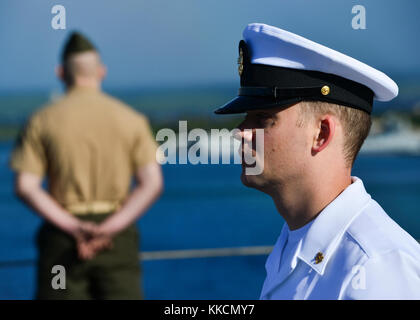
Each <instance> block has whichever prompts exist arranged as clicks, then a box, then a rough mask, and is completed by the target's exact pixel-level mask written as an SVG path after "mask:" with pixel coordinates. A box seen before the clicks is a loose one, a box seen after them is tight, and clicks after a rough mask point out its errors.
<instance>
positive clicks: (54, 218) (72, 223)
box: [21, 187, 78, 233]
mask: <svg viewBox="0 0 420 320" xmlns="http://www.w3.org/2000/svg"><path fill="white" fill-rule="evenodd" d="M21 197H22V198H23V199H24V200H25V202H27V203H28V204H29V205H30V206H31V207H32V208H33V209H34V210H35V211H36V212H38V214H39V215H40V216H41V217H43V218H45V219H46V220H47V221H49V222H50V223H52V224H53V225H55V226H57V227H58V228H60V229H61V230H63V231H65V232H67V233H72V232H73V231H74V230H75V229H76V228H77V225H78V219H77V218H76V217H74V216H73V215H71V214H69V213H68V212H67V211H66V210H64V209H63V208H62V207H61V206H60V205H59V204H58V203H57V202H56V201H55V200H54V199H53V198H52V197H51V196H50V195H49V194H48V193H47V192H46V191H45V190H44V189H42V188H41V187H39V188H33V189H31V190H30V191H28V192H25V193H23V194H21Z"/></svg>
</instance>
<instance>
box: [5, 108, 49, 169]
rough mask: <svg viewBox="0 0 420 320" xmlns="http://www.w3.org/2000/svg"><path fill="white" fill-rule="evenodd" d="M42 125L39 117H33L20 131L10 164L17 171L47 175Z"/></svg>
mask: <svg viewBox="0 0 420 320" xmlns="http://www.w3.org/2000/svg"><path fill="white" fill-rule="evenodd" d="M42 140H43V139H42V126H41V123H40V119H39V118H38V117H36V116H35V117H33V118H31V119H30V120H29V121H28V123H27V124H26V125H25V127H24V128H23V130H22V131H21V132H20V134H19V136H18V139H17V141H16V145H15V147H14V149H13V151H12V155H11V158H10V162H9V165H10V167H11V168H12V169H13V170H14V171H16V172H29V173H33V174H36V175H38V176H40V177H42V176H44V175H45V171H46V167H47V162H46V157H45V150H44V145H43V141H42Z"/></svg>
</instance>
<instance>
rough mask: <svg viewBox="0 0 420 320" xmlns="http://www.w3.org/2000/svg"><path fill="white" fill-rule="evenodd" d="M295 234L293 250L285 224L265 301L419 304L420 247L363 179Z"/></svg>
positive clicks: (272, 257) (273, 255)
mask: <svg viewBox="0 0 420 320" xmlns="http://www.w3.org/2000/svg"><path fill="white" fill-rule="evenodd" d="M295 231H297V233H296V234H297V235H298V236H297V237H295V238H296V239H295V238H294V237H293V236H292V240H296V241H295V242H294V244H293V245H290V242H288V238H289V237H290V230H289V228H288V226H287V224H286V223H285V224H284V226H283V229H282V231H281V234H280V236H279V238H278V240H277V242H276V244H275V246H274V249H273V251H272V252H271V254H270V255H269V257H268V259H267V262H266V265H265V267H266V271H267V277H266V279H265V282H264V285H263V288H262V292H261V299H340V300H341V299H420V245H419V243H418V242H417V241H416V240H415V239H413V238H412V237H411V236H410V235H409V234H408V233H407V232H406V231H404V230H403V229H402V228H401V227H400V226H399V225H398V224H397V223H396V222H395V221H393V220H392V219H391V218H390V217H389V216H388V215H387V214H386V213H385V211H384V210H383V209H382V208H381V206H380V205H379V204H378V203H377V202H376V201H374V200H373V199H372V198H371V197H370V195H369V194H368V193H367V192H366V190H365V188H364V186H363V182H362V180H360V179H359V178H357V177H352V184H351V185H350V186H348V187H347V188H346V189H345V190H344V191H343V192H342V193H341V194H340V195H339V196H338V197H337V198H336V199H335V200H334V201H332V202H331V203H330V204H329V205H328V206H327V207H325V209H324V210H322V212H321V213H320V214H319V215H318V216H317V217H316V219H314V220H313V221H312V222H311V223H309V224H307V225H305V226H303V227H302V228H300V229H297V230H295ZM293 232H294V231H292V235H293ZM288 243H289V246H288V245H287V244H288Z"/></svg>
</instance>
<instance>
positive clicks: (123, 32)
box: [0, 0, 420, 91]
mask: <svg viewBox="0 0 420 320" xmlns="http://www.w3.org/2000/svg"><path fill="white" fill-rule="evenodd" d="M55 4H61V5H64V6H65V8H66V18H67V29H66V30H54V29H52V28H51V19H52V17H53V14H51V8H52V7H53V5H55ZM356 4H361V5H364V6H365V8H366V13H367V16H366V18H367V29H366V30H353V29H352V28H351V19H352V13H351V9H352V7H353V6H354V5H356ZM419 12H420V2H419V1H412V0H401V1H389V0H382V1H381V0H368V1H367V0H359V1H353V0H340V1H337V0H316V1H315V0H293V1H292V0H276V1H271V0H259V1H255V0H254V1H250V0H240V1H239V0H229V1H226V0H225V1H221V0H214V1H210V0H177V1H175V0H147V1H144V0H124V1H115V0H114V1H109V0H102V1H101V0H89V1H81V0H55V1H50V0H36V1H34V0H1V1H0V43H1V44H2V46H1V50H0V91H7V90H20V89H25V90H34V89H43V90H45V89H50V90H51V89H56V88H59V87H60V85H59V83H58V81H57V80H56V78H55V75H54V67H55V65H56V64H57V63H58V57H59V53H60V50H61V46H62V44H63V41H64V39H65V38H66V37H67V36H68V34H69V32H70V31H72V30H75V29H76V30H80V31H82V32H85V33H86V34H87V35H88V36H89V37H90V38H91V39H92V40H93V41H94V43H95V44H96V45H97V47H98V48H99V49H100V51H101V53H102V56H103V60H104V62H105V63H106V65H107V66H108V69H109V73H108V77H107V79H106V82H105V86H106V87H108V88H136V87H159V86H166V87H167V86H189V85H207V84H214V83H236V82H237V81H238V77H237V69H236V68H237V66H236V58H237V45H238V42H239V40H240V39H241V37H242V30H243V29H244V27H245V26H246V25H247V24H248V23H250V22H263V23H267V24H272V25H275V26H278V27H281V28H283V29H286V30H289V31H292V32H295V33H298V34H300V35H302V36H304V37H308V38H310V39H311V40H314V41H317V42H320V43H322V44H324V45H327V46H330V47H332V48H334V49H336V50H339V51H342V52H344V53H346V54H349V55H351V56H353V57H355V58H357V59H359V60H361V61H363V62H366V63H368V64H371V65H372V66H374V67H376V68H378V69H380V70H382V71H384V72H385V73H387V74H389V75H391V76H393V75H398V76H400V75H406V74H420V72H419V71H420V59H419V58H418V57H419V52H420V41H419V40H418V39H419V31H420V22H419V20H418V19H417V16H418V14H419ZM419 78H420V77H419Z"/></svg>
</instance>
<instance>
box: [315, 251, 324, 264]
mask: <svg viewBox="0 0 420 320" xmlns="http://www.w3.org/2000/svg"><path fill="white" fill-rule="evenodd" d="M323 259H324V255H323V254H322V252H318V253H317V254H316V256H315V264H318V263H320V262H321V261H322V260H323Z"/></svg>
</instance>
